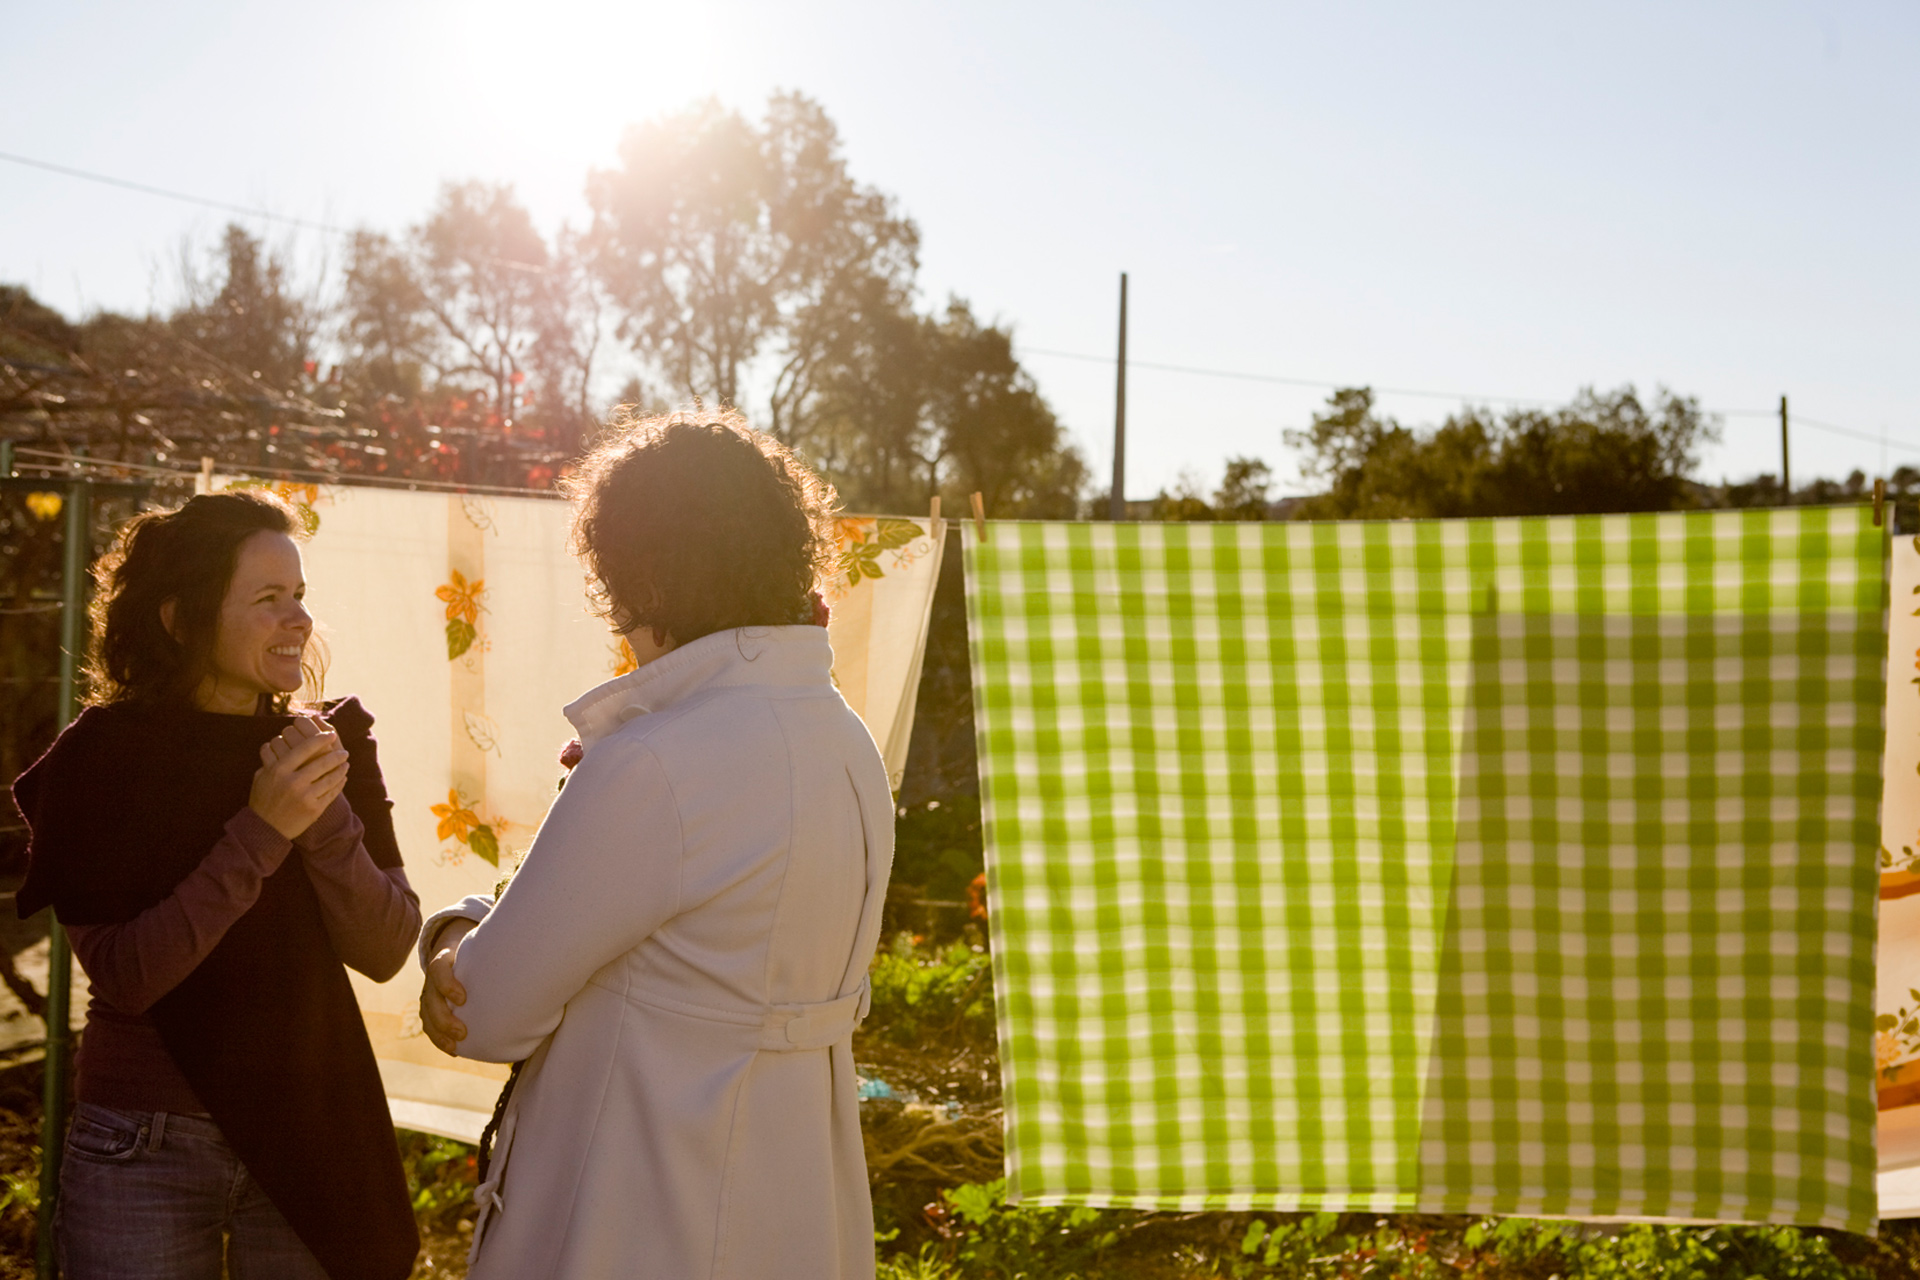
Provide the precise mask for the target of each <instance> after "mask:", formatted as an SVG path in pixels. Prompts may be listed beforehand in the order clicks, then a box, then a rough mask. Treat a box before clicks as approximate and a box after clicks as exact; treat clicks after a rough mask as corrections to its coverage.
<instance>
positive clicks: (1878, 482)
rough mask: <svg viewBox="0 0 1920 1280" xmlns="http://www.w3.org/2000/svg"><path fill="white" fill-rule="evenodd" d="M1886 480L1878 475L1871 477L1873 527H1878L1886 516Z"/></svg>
mask: <svg viewBox="0 0 1920 1280" xmlns="http://www.w3.org/2000/svg"><path fill="white" fill-rule="evenodd" d="M1886 512H1887V482H1886V481H1885V480H1882V479H1881V478H1880V477H1879V476H1875V477H1874V478H1873V527H1874V528H1876V529H1878V528H1879V527H1880V526H1881V523H1882V522H1883V521H1884V520H1885V518H1886Z"/></svg>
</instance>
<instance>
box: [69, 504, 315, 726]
mask: <svg viewBox="0 0 1920 1280" xmlns="http://www.w3.org/2000/svg"><path fill="white" fill-rule="evenodd" d="M304 532H305V531H304V529H303V527H302V525H301V523H300V518H299V517H298V516H297V515H295V514H294V511H293V508H292V507H290V506H288V505H287V504H286V503H285V502H283V501H282V500H281V499H279V498H278V497H275V496H274V495H273V494H271V493H267V492H264V491H262V490H258V489H237V490H232V491H229V492H226V493H214V494H202V495H200V496H199V497H196V498H191V499H189V500H188V501H187V503H186V505H185V506H182V507H177V508H175V509H174V510H171V511H149V512H146V513H144V514H142V515H137V516H135V517H134V518H133V519H131V520H129V521H127V522H126V524H124V525H122V526H121V527H120V535H119V538H118V539H117V540H116V542H115V544H114V547H113V549H112V550H111V551H109V552H108V553H107V554H106V555H104V556H102V557H101V558H100V561H99V563H98V564H97V565H95V566H94V570H93V576H94V583H95V591H94V598H93V604H92V606H91V609H90V613H91V616H92V619H93V638H92V643H91V645H90V646H89V649H88V653H87V678H88V685H89V689H88V697H89V700H90V701H92V702H94V703H115V702H144V703H154V704H179V705H189V704H191V702H192V699H193V694H194V691H195V690H196V689H198V688H199V687H200V681H201V680H202V679H203V678H204V677H205V676H206V675H207V673H208V672H209V671H210V670H211V669H212V660H213V648H214V640H215V638H216V635H217V633H218V631H219V626H220V606H221V603H222V602H223V601H224V600H225V599H226V597H227V588H228V586H229V585H231V584H232V582H233V571H234V567H235V565H237V564H238V563H239V559H240V546H241V544H242V543H244V542H246V540H247V539H248V538H251V537H252V536H253V535H254V534H256V533H284V534H286V535H287V536H288V537H290V538H296V539H298V538H300V537H303V536H304ZM169 600H171V601H173V630H172V631H171V632H170V631H169V630H168V629H167V627H166V624H165V623H163V622H162V621H161V607H162V606H163V605H165V604H166V603H167V601H169ZM300 672H301V675H302V676H303V677H304V678H305V683H304V684H303V686H302V692H303V693H308V692H310V694H311V696H313V697H316V698H317V697H318V696H319V693H320V688H321V682H322V680H323V679H324V677H325V674H326V655H325V650H324V649H323V648H322V647H321V645H320V643H319V640H318V637H309V639H308V641H307V647H306V650H305V652H304V653H303V654H302V656H301V662H300ZM287 702H288V699H285V698H281V699H277V700H276V708H275V709H276V710H284V709H285V706H286V704H287Z"/></svg>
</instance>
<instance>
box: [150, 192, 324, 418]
mask: <svg viewBox="0 0 1920 1280" xmlns="http://www.w3.org/2000/svg"><path fill="white" fill-rule="evenodd" d="M182 257H183V264H182V276H183V278H184V279H183V282H184V284H185V289H186V295H187V301H186V305H185V306H183V307H181V308H180V309H179V310H178V311H176V312H175V313H174V314H173V316H172V317H171V319H170V321H169V323H170V324H171V326H172V328H173V331H174V332H175V333H176V334H178V335H179V336H180V337H181V338H183V339H185V340H186V341H187V342H190V343H192V344H193V345H194V346H195V347H197V348H198V349H199V351H200V352H201V353H202V354H203V355H205V356H206V357H208V358H211V359H212V360H214V361H217V362H219V363H221V364H223V365H225V366H227V367H228V368H229V369H230V370H231V371H232V372H233V373H234V374H235V375H237V376H239V377H243V378H245V377H251V378H253V379H254V380H256V381H261V382H264V383H266V384H267V385H268V386H269V387H273V388H286V387H290V386H292V385H293V384H294V382H295V380H296V379H297V378H299V377H300V376H301V375H302V374H303V373H305V372H306V363H307V359H308V357H309V355H310V354H311V352H312V348H313V342H314V335H315V331H316V330H317V329H318V327H319V308H318V307H317V306H316V305H315V304H313V303H312V302H310V301H308V300H306V299H304V298H302V297H300V296H299V295H298V294H297V292H296V291H295V286H294V282H293V270H292V267H291V266H290V265H289V263H288V261H287V259H286V256H285V255H284V254H274V253H271V252H269V251H268V250H267V248H266V246H265V245H264V244H263V243H262V242H261V241H260V240H259V239H258V238H257V237H255V236H252V235H249V234H248V233H247V232H246V230H245V229H244V228H242V227H240V226H238V225H235V224H229V225H228V226H227V229H226V231H225V233H224V234H223V235H222V236H221V238H220V244H219V247H218V248H217V249H215V250H214V252H213V254H212V255H211V259H212V260H211V261H210V262H209V263H208V264H207V266H206V268H205V269H201V268H199V267H197V266H196V265H195V263H194V261H193V257H192V255H191V253H188V254H183V255H182Z"/></svg>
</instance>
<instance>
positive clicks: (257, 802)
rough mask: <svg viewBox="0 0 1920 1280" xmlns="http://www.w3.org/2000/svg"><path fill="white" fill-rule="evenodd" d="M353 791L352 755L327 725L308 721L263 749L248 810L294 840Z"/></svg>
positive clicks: (299, 721) (290, 728)
mask: <svg viewBox="0 0 1920 1280" xmlns="http://www.w3.org/2000/svg"><path fill="white" fill-rule="evenodd" d="M346 785H347V753H346V750H345V748H343V747H342V746H341V745H340V739H339V737H338V735H336V734H335V733H334V732H333V730H332V729H331V728H329V727H328V726H327V723H326V721H324V720H319V719H315V718H310V717H306V716H302V717H301V718H299V719H297V720H295V721H294V722H293V723H292V724H291V725H289V726H287V729H286V731H285V732H284V733H282V734H281V735H280V736H279V737H277V738H275V739H274V740H273V741H271V742H269V743H267V744H266V745H265V746H262V747H261V748H260V768H259V769H258V770H256V771H255V773H254V775H253V791H252V793H251V794H250V795H249V796H248V797H247V804H248V805H250V806H251V807H252V809H253V811H254V812H255V813H257V814H259V815H260V816H261V817H262V818H264V819H265V820H266V822H267V825H268V826H270V827H272V828H273V829H274V830H275V831H278V832H279V833H280V834H281V835H283V836H285V837H286V838H287V839H289V840H291V839H293V838H294V837H295V836H297V835H299V834H300V833H301V832H302V831H305V830H306V829H307V828H308V827H310V826H312V825H313V824H314V821H315V819H317V818H319V816H320V815H321V814H323V813H325V812H326V810H327V806H328V805H330V804H332V803H333V802H334V799H335V798H336V797H337V796H339V794H340V792H341V791H342V790H344V789H345V788H346Z"/></svg>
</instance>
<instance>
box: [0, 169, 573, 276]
mask: <svg viewBox="0 0 1920 1280" xmlns="http://www.w3.org/2000/svg"><path fill="white" fill-rule="evenodd" d="M0 160H5V161H8V162H9V163H12V164H19V165H25V166H27V167H28V168H30V169H44V170H46V171H47V172H48V173H57V174H61V175H62V176H64V177H68V178H79V179H81V180H82V181H84V182H98V183H100V184H102V185H104V186H109V187H120V188H122V189H124V190H127V191H138V192H140V193H142V194H143V195H150V196H160V197H163V198H164V199H167V200H178V201H181V202H182V203H184V204H197V205H200V206H201V207H203V208H207V209H218V210H220V211H221V212H223V213H237V214H240V215H242V216H243V217H248V218H264V219H266V220H267V221H269V222H284V223H286V224H287V225H289V226H294V227H305V228H306V229H307V230H309V231H320V232H324V233H326V234H327V235H333V236H349V237H350V236H352V235H353V234H354V232H353V230H352V229H351V228H349V227H336V226H334V225H333V224H332V223H330V222H315V221H314V220H313V219H311V218H296V217H294V216H293V215H291V214H286V213H272V212H270V211H268V210H266V209H255V208H253V207H252V206H250V205H243V204H231V203H229V202H227V201H225V200H213V199H210V198H208V197H206V196H196V195H189V194H188V193H187V192H184V191H169V190H168V189H167V188H165V187H155V186H149V185H148V184H147V183H144V182H134V181H132V180H130V179H127V178H116V177H114V176H112V175H111V174H105V173H93V172H91V171H89V170H86V169H75V168H72V167H71V166H69V165H64V164H50V163H49V162H47V161H45V160H35V159H33V158H31V157H29V156H17V155H14V154H12V153H11V152H7V151H0ZM484 261H487V262H491V263H493V264H494V265H496V266H501V267H505V268H506V269H507V270H509V271H520V272H524V273H527V274H530V275H554V274H556V273H555V272H554V271H553V270H552V269H551V268H548V267H543V266H539V265H538V264H536V263H531V262H516V261H514V260H513V259H511V258H495V257H489V258H486V259H484Z"/></svg>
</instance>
